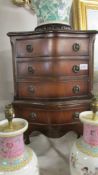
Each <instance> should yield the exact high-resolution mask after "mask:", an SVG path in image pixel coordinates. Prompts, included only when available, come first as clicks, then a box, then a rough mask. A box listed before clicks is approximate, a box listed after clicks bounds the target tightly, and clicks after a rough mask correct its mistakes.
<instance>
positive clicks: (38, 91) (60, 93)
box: [17, 80, 89, 99]
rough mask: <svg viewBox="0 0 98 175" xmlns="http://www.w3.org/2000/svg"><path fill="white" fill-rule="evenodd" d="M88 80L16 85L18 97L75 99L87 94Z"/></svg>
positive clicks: (21, 83)
mask: <svg viewBox="0 0 98 175" xmlns="http://www.w3.org/2000/svg"><path fill="white" fill-rule="evenodd" d="M88 84H89V81H88V80H70V81H65V82H63V81H56V82H55V81H52V82H49V81H45V82H44V81H42V82H33V83H31V82H30V83H24V82H19V83H17V88H18V94H17V95H18V97H19V98H24V99H25V98H28V99H37V98H39V99H40V98H42V99H47V98H48V99H52V98H53V99H57V98H66V97H67V98H68V97H76V96H81V95H86V94H88V93H89V92H88V90H89V85H88Z"/></svg>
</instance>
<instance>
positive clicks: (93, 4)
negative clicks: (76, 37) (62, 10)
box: [72, 0, 98, 30]
mask: <svg viewBox="0 0 98 175" xmlns="http://www.w3.org/2000/svg"><path fill="white" fill-rule="evenodd" d="M88 9H92V10H93V9H94V10H98V0H74V1H73V10H72V11H73V12H72V16H73V20H72V21H73V22H72V23H73V24H72V25H73V28H74V29H75V30H86V29H87V10H88Z"/></svg>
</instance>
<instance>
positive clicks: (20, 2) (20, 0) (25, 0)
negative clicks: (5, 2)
mask: <svg viewBox="0 0 98 175" xmlns="http://www.w3.org/2000/svg"><path fill="white" fill-rule="evenodd" d="M12 2H13V3H14V4H15V5H17V6H25V5H26V4H27V5H29V4H30V0H12Z"/></svg>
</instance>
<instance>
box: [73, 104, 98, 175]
mask: <svg viewBox="0 0 98 175" xmlns="http://www.w3.org/2000/svg"><path fill="white" fill-rule="evenodd" d="M97 107H98V106H97ZM92 116H93V112H92V111H85V112H82V113H80V120H81V121H82V122H83V126H84V131H83V137H81V138H79V139H78V140H77V141H76V142H75V143H74V145H73V147H72V150H71V154H70V173H71V175H98V119H96V120H93V119H92ZM96 117H97V118H98V113H96Z"/></svg>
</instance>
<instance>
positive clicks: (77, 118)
mask: <svg viewBox="0 0 98 175" xmlns="http://www.w3.org/2000/svg"><path fill="white" fill-rule="evenodd" d="M79 114H80V112H74V113H73V120H79Z"/></svg>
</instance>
